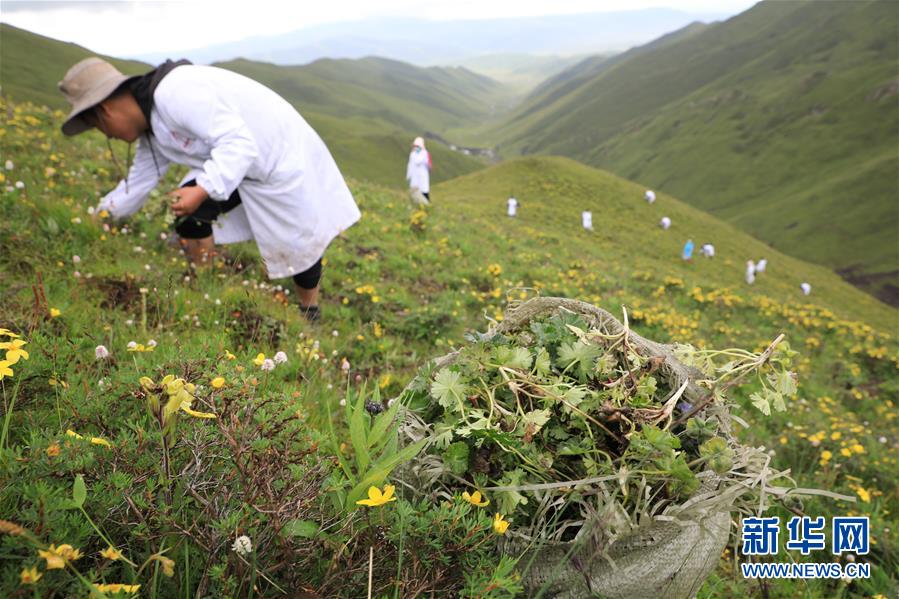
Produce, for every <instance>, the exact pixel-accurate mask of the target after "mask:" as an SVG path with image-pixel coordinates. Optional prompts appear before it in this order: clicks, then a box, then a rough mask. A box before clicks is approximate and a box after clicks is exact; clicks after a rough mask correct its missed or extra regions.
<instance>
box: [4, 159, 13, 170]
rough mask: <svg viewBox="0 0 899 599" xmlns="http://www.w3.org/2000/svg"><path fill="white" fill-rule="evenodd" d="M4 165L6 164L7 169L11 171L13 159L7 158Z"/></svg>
mask: <svg viewBox="0 0 899 599" xmlns="http://www.w3.org/2000/svg"><path fill="white" fill-rule="evenodd" d="M4 166H6V170H8V171H11V170H12V169H13V164H12V160H7V161H6V164H5V165H4Z"/></svg>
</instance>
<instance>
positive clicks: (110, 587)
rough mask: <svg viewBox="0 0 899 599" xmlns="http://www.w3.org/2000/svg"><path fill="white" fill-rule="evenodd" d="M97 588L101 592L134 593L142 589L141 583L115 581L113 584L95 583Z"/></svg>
mask: <svg viewBox="0 0 899 599" xmlns="http://www.w3.org/2000/svg"><path fill="white" fill-rule="evenodd" d="M94 586H95V587H97V590H98V591H100V592H101V593H110V594H113V595H114V594H115V593H128V594H129V595H130V594H133V593H136V592H138V591H139V590H140V585H139V584H121V583H118V582H117V583H113V584H95V585H94Z"/></svg>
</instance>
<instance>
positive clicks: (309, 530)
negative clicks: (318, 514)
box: [281, 520, 319, 539]
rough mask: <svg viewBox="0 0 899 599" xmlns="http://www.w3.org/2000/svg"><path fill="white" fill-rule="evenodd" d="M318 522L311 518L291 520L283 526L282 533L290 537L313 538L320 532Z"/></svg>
mask: <svg viewBox="0 0 899 599" xmlns="http://www.w3.org/2000/svg"><path fill="white" fill-rule="evenodd" d="M318 531H319V528H318V524H316V523H315V522H313V521H311V520H290V521H288V522H287V523H286V524H285V525H284V526H283V527H282V528H281V533H282V534H284V535H287V536H288V537H302V538H304V539H311V538H313V537H314V536H315V535H317V534H318Z"/></svg>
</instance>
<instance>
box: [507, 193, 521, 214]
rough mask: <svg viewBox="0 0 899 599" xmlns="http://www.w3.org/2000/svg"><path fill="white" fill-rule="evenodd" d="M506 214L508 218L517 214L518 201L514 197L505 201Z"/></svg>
mask: <svg viewBox="0 0 899 599" xmlns="http://www.w3.org/2000/svg"><path fill="white" fill-rule="evenodd" d="M506 214H508V215H509V216H515V215H516V214H518V200H516V199H515V198H514V197H510V198H509V199H508V200H506Z"/></svg>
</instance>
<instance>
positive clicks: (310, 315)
mask: <svg viewBox="0 0 899 599" xmlns="http://www.w3.org/2000/svg"><path fill="white" fill-rule="evenodd" d="M300 314H302V315H303V317H304V318H306V320H308V321H309V322H318V321H319V320H321V317H322V311H321V310H320V309H319V307H318V306H300Z"/></svg>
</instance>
